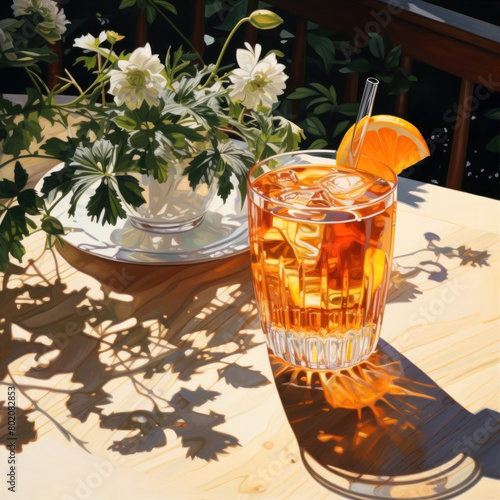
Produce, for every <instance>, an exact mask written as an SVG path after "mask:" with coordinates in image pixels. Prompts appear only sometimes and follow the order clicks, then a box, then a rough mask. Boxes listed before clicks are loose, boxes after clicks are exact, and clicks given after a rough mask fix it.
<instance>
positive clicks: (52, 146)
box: [41, 137, 79, 161]
mask: <svg viewBox="0 0 500 500" xmlns="http://www.w3.org/2000/svg"><path fill="white" fill-rule="evenodd" d="M78 143H79V139H78V138H70V137H67V138H66V140H65V141H63V140H62V139H59V138H57V137H52V138H51V139H48V140H47V142H46V143H45V144H43V145H42V146H41V149H42V151H45V153H46V154H47V155H48V156H52V157H53V158H56V159H58V160H61V161H66V159H68V158H69V157H71V156H73V153H74V152H75V149H76V147H77V146H78Z"/></svg>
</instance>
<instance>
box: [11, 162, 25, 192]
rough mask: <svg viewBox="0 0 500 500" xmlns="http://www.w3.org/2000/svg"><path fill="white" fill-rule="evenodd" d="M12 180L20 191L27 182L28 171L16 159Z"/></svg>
mask: <svg viewBox="0 0 500 500" xmlns="http://www.w3.org/2000/svg"><path fill="white" fill-rule="evenodd" d="M14 181H15V183H16V186H17V189H19V191H21V189H23V188H24V186H26V183H27V182H28V172H26V170H24V168H23V167H22V166H21V164H20V163H19V162H18V161H16V166H15V167H14Z"/></svg>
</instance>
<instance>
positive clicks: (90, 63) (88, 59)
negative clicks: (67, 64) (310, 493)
mask: <svg viewBox="0 0 500 500" xmlns="http://www.w3.org/2000/svg"><path fill="white" fill-rule="evenodd" d="M79 62H81V63H83V65H84V66H85V68H86V69H88V70H89V71H92V70H93V69H94V68H95V67H96V66H97V55H95V56H80V57H77V58H76V59H75V62H74V63H73V66H75V65H76V64H78V63H79Z"/></svg>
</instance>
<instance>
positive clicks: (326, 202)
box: [307, 189, 336, 208]
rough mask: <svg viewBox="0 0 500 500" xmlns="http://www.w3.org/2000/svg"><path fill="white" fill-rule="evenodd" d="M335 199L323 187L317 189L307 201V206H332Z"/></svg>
mask: <svg viewBox="0 0 500 500" xmlns="http://www.w3.org/2000/svg"><path fill="white" fill-rule="evenodd" d="M335 205H336V203H335V199H334V198H332V196H331V195H330V193H329V192H328V191H326V190H325V189H317V190H316V191H315V194H314V196H313V197H312V198H311V199H310V200H309V201H308V202H307V206H308V207H318V208H322V207H334V206H335Z"/></svg>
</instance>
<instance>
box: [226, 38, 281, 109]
mask: <svg viewBox="0 0 500 500" xmlns="http://www.w3.org/2000/svg"><path fill="white" fill-rule="evenodd" d="M245 46H246V48H247V50H245V49H238V50H237V51H236V60H237V61H238V66H239V68H237V69H235V70H234V71H233V72H232V73H231V75H229V79H230V80H231V83H232V84H233V85H232V89H231V93H230V97H231V99H233V101H239V102H241V103H242V104H243V106H245V107H246V108H249V109H253V110H257V108H258V106H259V105H262V106H265V107H267V108H271V107H272V105H273V104H274V103H275V102H277V101H278V96H279V95H281V94H283V91H284V90H285V87H286V85H285V81H286V80H287V78H288V76H287V75H285V73H284V72H283V70H284V69H285V66H284V65H283V64H278V61H277V59H276V55H275V54H268V55H267V56H266V57H265V58H264V59H262V60H261V61H259V57H260V54H261V52H262V47H261V46H260V45H259V44H257V45H256V46H255V50H254V49H252V47H251V45H250V44H248V43H245Z"/></svg>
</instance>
